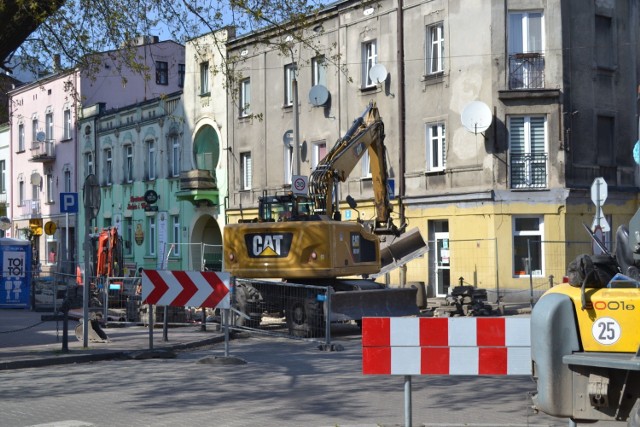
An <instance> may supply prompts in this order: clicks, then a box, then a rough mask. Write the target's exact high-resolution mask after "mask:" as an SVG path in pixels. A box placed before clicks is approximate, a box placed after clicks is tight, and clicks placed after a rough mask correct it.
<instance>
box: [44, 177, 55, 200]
mask: <svg viewBox="0 0 640 427" xmlns="http://www.w3.org/2000/svg"><path fill="white" fill-rule="evenodd" d="M45 186H46V192H47V200H46V202H47V203H53V202H54V198H53V191H54V188H53V175H51V174H50V173H49V174H46V175H45Z"/></svg>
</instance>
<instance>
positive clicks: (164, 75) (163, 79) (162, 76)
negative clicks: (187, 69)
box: [156, 61, 169, 86]
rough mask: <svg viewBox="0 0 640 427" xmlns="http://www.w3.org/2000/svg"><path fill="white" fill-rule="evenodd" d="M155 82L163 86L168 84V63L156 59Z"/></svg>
mask: <svg viewBox="0 0 640 427" xmlns="http://www.w3.org/2000/svg"><path fill="white" fill-rule="evenodd" d="M156 83H157V84H159V85H164V86H166V85H168V84H169V63H167V62H165V61H156Z"/></svg>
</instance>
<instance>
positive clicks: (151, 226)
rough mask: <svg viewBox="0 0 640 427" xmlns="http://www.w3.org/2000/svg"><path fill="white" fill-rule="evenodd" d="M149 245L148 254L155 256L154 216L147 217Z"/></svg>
mask: <svg viewBox="0 0 640 427" xmlns="http://www.w3.org/2000/svg"><path fill="white" fill-rule="evenodd" d="M148 224H149V229H148V231H149V240H148V242H149V246H148V247H147V251H148V254H149V255H151V256H155V254H156V217H155V216H150V217H149V222H148Z"/></svg>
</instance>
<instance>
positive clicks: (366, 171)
mask: <svg viewBox="0 0 640 427" xmlns="http://www.w3.org/2000/svg"><path fill="white" fill-rule="evenodd" d="M360 165H361V166H362V178H371V157H369V149H366V150H364V154H363V155H362V157H361V158H360Z"/></svg>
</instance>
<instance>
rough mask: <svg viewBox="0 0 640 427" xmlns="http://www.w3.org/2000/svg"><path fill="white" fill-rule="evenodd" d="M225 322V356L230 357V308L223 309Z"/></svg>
mask: <svg viewBox="0 0 640 427" xmlns="http://www.w3.org/2000/svg"><path fill="white" fill-rule="evenodd" d="M222 318H223V320H222V321H223V322H224V357H229V309H228V308H225V309H224V310H222Z"/></svg>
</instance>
